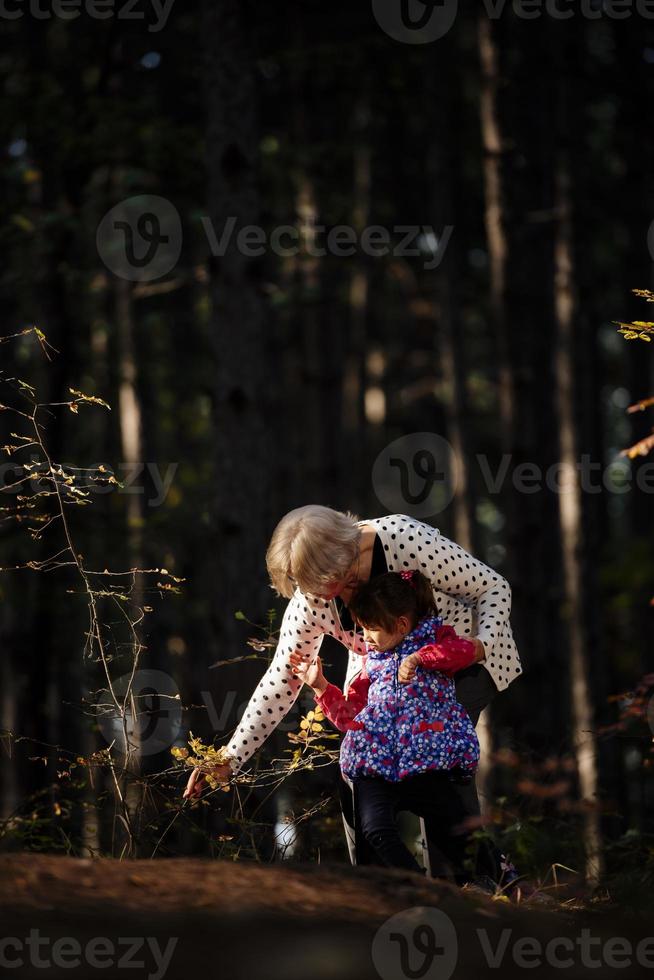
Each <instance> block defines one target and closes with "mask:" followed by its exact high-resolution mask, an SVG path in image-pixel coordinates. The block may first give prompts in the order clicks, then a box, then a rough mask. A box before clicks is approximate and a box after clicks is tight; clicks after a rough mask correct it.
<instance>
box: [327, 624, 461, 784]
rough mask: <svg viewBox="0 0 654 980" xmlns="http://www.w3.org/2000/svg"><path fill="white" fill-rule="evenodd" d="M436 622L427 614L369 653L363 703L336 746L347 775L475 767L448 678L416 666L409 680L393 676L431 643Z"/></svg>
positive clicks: (392, 775) (392, 776) (394, 775)
mask: <svg viewBox="0 0 654 980" xmlns="http://www.w3.org/2000/svg"><path fill="white" fill-rule="evenodd" d="M441 625H442V620H441V619H439V618H436V617H426V618H425V619H423V620H422V621H421V622H420V623H419V624H418V626H417V627H416V628H415V629H414V630H413V631H412V632H411V633H409V634H408V635H407V636H406V637H405V638H404V640H403V641H402V643H400V644H399V645H398V646H397V647H395V649H393V650H387V651H376V650H371V651H369V652H368V657H367V661H366V670H367V674H368V677H369V679H370V687H369V689H368V704H367V705H366V706H365V708H364V709H363V710H362V711H360V712H359V714H358V715H357V716H356V717H355V718H354V720H353V721H352V722H350V724H349V726H348V728H349V730H348V732H347V734H346V735H345V737H344V739H343V743H342V745H341V758H340V762H341V769H342V770H343V773H344V774H345V775H346V776H348V777H349V778H350V779H357V778H360V777H362V776H380V777H382V778H383V779H386V780H389V781H390V782H399V781H400V780H402V779H406V777H407V776H412V775H415V774H416V773H419V772H426V771H427V770H430V769H455V768H459V769H460V770H461V771H462V772H463V773H465V774H472V773H473V772H475V770H476V769H477V765H478V763H479V742H478V740H477V735H476V734H475V730H474V727H473V724H472V722H471V721H470V718H469V717H468V715H467V713H466V711H465V710H464V708H463V707H462V706H461V705H460V704H459V702H458V701H457V700H456V695H455V687H454V681H453V679H452V678H451V677H448V676H446V674H444V673H442V672H440V671H433V670H432V671H430V670H426V669H425V668H423V667H420V666H419V667H417V668H416V672H415V676H414V678H413V680H412V681H411V682H410V683H408V684H401V683H400V682H399V680H398V667H399V665H400V663H401V662H402V660H404V658H405V657H407V656H408V655H409V654H411V653H415V652H416V651H418V650H419V649H420V648H421V647H424V646H425V645H426V644H429V643H435V642H436V637H437V635H438V631H439V628H440V627H441Z"/></svg>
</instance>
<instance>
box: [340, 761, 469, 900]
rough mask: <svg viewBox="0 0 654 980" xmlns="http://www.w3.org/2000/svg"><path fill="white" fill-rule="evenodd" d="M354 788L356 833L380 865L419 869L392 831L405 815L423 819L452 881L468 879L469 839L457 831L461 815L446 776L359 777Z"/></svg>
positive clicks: (432, 773) (434, 773)
mask: <svg viewBox="0 0 654 980" xmlns="http://www.w3.org/2000/svg"><path fill="white" fill-rule="evenodd" d="M355 786H356V798H357V807H358V818H359V821H358V822H359V827H360V832H361V834H362V835H363V837H364V839H365V840H366V841H367V843H368V844H369V845H370V847H371V848H372V850H373V851H374V852H375V855H376V857H377V859H378V860H379V861H380V862H381V863H382V864H384V865H386V867H389V868H407V870H409V871H418V872H420V871H421V870H422V869H421V867H420V865H419V864H418V862H417V861H416V859H415V858H414V856H413V855H412V854H411V852H410V851H409V849H408V848H407V847H406V845H405V844H404V842H403V841H402V838H401V837H400V834H399V830H398V825H397V814H398V812H399V811H400V810H408V811H409V812H410V813H414V814H415V815H416V816H418V817H423V818H424V821H425V829H426V832H427V838H428V839H429V840H433V841H436V842H438V847H439V849H440V851H441V853H442V854H443V855H444V856H445V858H446V859H447V861H448V864H449V868H448V869H447V870H449V872H450V873H451V874H453V875H454V878H455V880H456V881H457V882H458V883H461V882H463V881H466V880H467V879H468V878H469V877H470V876H469V875H467V874H466V872H465V869H464V860H465V856H466V853H465V851H466V845H467V843H468V840H469V837H468V834H467V833H466V832H465V829H464V828H463V826H462V822H463V820H464V818H465V810H464V806H463V803H462V801H461V799H460V797H459V795H458V794H457V792H456V790H457V787H456V786H455V784H454V783H453V782H452V781H451V779H450V777H449V775H448V773H447V772H443V771H433V770H432V771H430V772H421V773H417V774H416V775H415V776H409V777H407V778H406V779H403V780H402V781H401V782H399V783H391V782H388V781H387V780H385V779H381V778H380V777H377V776H372V777H364V778H361V779H357V780H356V782H355ZM441 870H442V871H443V873H445V869H441Z"/></svg>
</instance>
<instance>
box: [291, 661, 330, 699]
mask: <svg viewBox="0 0 654 980" xmlns="http://www.w3.org/2000/svg"><path fill="white" fill-rule="evenodd" d="M289 660H290V662H291V667H292V668H293V673H294V674H297V676H298V677H299V678H300V680H301V681H303V682H304V683H305V684H308V685H309V687H311V688H313V690H314V692H315V693H316V694H323V693H324V692H325V689H326V687H327V678H326V677H325V675H324V674H323V672H322V660H321V659H320V657H316V659H315V662H314V663H312V664H310V663H307V662H306V660H304V658H303V656H302V654H301V653H300V652H299V651H296V652H294V653H292V654H291V655H290V657H289Z"/></svg>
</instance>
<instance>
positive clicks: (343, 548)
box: [266, 504, 361, 599]
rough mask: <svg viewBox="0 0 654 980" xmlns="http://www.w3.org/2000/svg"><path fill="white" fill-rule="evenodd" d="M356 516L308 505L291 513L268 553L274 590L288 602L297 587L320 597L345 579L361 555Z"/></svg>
mask: <svg viewBox="0 0 654 980" xmlns="http://www.w3.org/2000/svg"><path fill="white" fill-rule="evenodd" d="M360 534H361V530H360V528H359V527H357V518H356V516H355V515H354V514H350V513H349V512H348V513H342V512H341V511H339V510H332V509H331V507H321V506H320V505H319V504H309V505H308V506H307V507H298V508H297V509H296V510H292V511H290V512H289V513H288V514H286V516H285V517H282V519H281V521H280V522H279V524H278V525H277V527H276V528H275V530H274V532H273V536H272V538H271V539H270V544H269V546H268V551H267V552H266V565H267V567H268V574H269V575H270V582H271V584H272V587H273V589H274V590H275V591H276V592H277V593H278V594H279V595H281V596H284V597H285V598H287V599H290V597H291V596H292V595H293V593H294V591H295V589H296V588H299V589H300V591H301V592H304V593H305V594H306V593H310V594H313V595H318V594H320V592H321V591H322V590H323V589H324V588H325V587H326V586H327V585H329V584H330V583H333V582H342V581H344V580H345V578H346V576H347V573H348V571H349V570H350V568H351V567H352V564H353V562H354V561H356V557H357V555H358V553H359V537H360Z"/></svg>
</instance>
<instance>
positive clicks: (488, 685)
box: [341, 664, 501, 881]
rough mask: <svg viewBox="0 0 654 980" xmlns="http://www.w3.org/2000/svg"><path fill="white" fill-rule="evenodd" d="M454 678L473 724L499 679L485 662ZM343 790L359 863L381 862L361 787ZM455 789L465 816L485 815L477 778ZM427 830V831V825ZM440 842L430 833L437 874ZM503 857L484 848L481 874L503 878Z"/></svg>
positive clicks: (490, 697)
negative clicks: (365, 826) (367, 829)
mask: <svg viewBox="0 0 654 980" xmlns="http://www.w3.org/2000/svg"><path fill="white" fill-rule="evenodd" d="M454 681H455V685H456V697H457V701H459V703H460V704H462V705H463V707H464V708H465V710H466V711H467V712H468V714H469V716H470V719H471V721H472V723H473V725H475V726H476V725H477V722H478V721H479V716H480V714H481V712H482V711H483V710H484V708H485V707H486V706H487V705H489V704H490V702H491V701H492V700H493V698H494V697H495V695H496V694H497V687H496V686H495V682H494V681H493V678H492V677H491V675H490V674H489V673H488V671H487V670H486V668H485V667H483V666H482V665H481V664H473V665H472V666H471V667H466V669H465V670H461V671H459V673H458V674H456V676H455V678H454ZM341 791H342V808H343V816H344V817H345V820H346V822H347V824H348V825H349V826H350V827H352V828H354V830H355V834H354V838H355V853H356V858H355V860H356V863H357V864H371V863H373V864H376V863H379V859H378V858H377V856H376V854H375V852H374V850H373V849H372V848H371V847H370V845H369V844H368V842H367V841H366V839H365V837H364V835H363V833H362V832H361V827H360V820H359V814H358V810H359V801H358V799H357V797H358V790H357V788H356V787H355V794H354V798H353V795H352V793H351V791H350V789H349V787H348V786H347V784H345V783H344V782H343V781H342V786H341ZM454 793H455V794H456V796H457V797H458V800H459V803H460V807H461V810H462V812H463V815H464V819H465V818H466V817H469V818H475V817H477V818H478V817H479V816H480V815H481V809H480V806H479V797H478V795H477V787H476V783H475V781H474V780H473V781H472V782H471V783H469V784H468V785H467V786H454ZM425 830H426V831H427V827H426V826H425ZM427 832H428V831H427ZM440 843H441V842H440V840H439V839H438V837H433V836H429V837H428V846H429V854H430V860H431V864H432V873H434V872H435V873H436V874H439V873H440V870H439V869H440V868H441V866H442V859H441V854H442V848H441V847H440ZM499 860H500V855H499V852H497V851H495V849H494V848H492V847H483V848H480V849H479V852H478V859H477V868H476V872H477V874H478V875H481V874H488V875H490V877H491V878H494V879H495V880H496V881H497V880H499V878H500V875H501V872H500V870H499Z"/></svg>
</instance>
